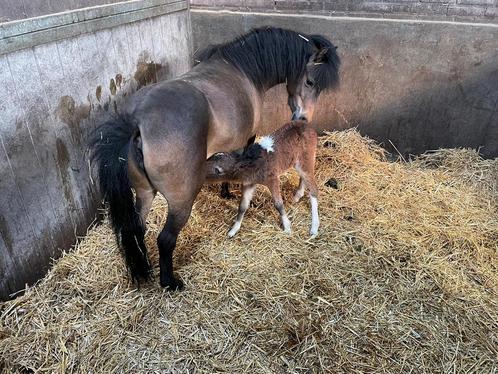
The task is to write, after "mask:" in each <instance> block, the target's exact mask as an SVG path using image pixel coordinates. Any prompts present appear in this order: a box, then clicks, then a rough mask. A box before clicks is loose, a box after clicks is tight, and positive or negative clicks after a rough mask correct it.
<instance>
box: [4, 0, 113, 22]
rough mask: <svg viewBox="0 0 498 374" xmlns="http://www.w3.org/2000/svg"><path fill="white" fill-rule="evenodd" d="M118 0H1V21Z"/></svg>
mask: <svg viewBox="0 0 498 374" xmlns="http://www.w3.org/2000/svg"><path fill="white" fill-rule="evenodd" d="M117 2H120V0H0V22H6V21H14V20H19V19H24V18H32V17H39V16H43V15H47V14H51V13H59V12H64V11H67V10H75V9H81V8H88V7H93V6H97V5H105V4H111V3H117Z"/></svg>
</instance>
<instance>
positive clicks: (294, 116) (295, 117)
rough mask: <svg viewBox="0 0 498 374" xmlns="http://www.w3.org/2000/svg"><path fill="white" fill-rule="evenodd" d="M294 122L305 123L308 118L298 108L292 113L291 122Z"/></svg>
mask: <svg viewBox="0 0 498 374" xmlns="http://www.w3.org/2000/svg"><path fill="white" fill-rule="evenodd" d="M296 120H302V121H307V120H308V117H307V116H306V113H303V112H302V111H301V108H298V109H296V110H295V111H294V113H292V121H296Z"/></svg>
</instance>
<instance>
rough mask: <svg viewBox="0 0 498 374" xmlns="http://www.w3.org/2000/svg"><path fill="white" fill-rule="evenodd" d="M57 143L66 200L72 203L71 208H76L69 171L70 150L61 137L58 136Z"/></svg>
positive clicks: (58, 160) (58, 162)
mask: <svg viewBox="0 0 498 374" xmlns="http://www.w3.org/2000/svg"><path fill="white" fill-rule="evenodd" d="M55 144H56V148H57V158H56V160H57V164H58V165H59V171H60V174H61V179H62V187H63V189H64V196H65V197H66V200H67V201H68V202H69V203H70V206H71V208H72V209H74V207H75V206H76V205H75V202H74V197H73V193H72V191H71V177H70V175H69V172H68V170H69V162H70V161H71V160H70V157H69V152H68V151H67V147H66V145H65V144H64V142H63V141H62V140H61V139H60V138H57V140H56V142H55Z"/></svg>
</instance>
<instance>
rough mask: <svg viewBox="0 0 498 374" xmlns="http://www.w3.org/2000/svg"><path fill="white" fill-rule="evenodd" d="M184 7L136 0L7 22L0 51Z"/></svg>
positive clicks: (172, 0)
mask: <svg viewBox="0 0 498 374" xmlns="http://www.w3.org/2000/svg"><path fill="white" fill-rule="evenodd" d="M187 8H188V3H187V0H135V1H127V2H122V3H116V4H109V5H102V6H97V7H92V8H85V9H80V10H73V11H68V12H63V13H56V14H51V15H49V16H42V17H35V18H30V19H26V20H21V21H13V22H6V23H4V24H1V25H0V55H2V54H6V53H10V52H14V51H18V50H21V49H25V48H31V47H33V46H36V45H39V44H44V43H49V42H53V41H56V40H61V39H65V38H70V37H74V36H77V35H80V34H85V33H90V32H94V31H98V30H102V29H105V28H111V27H115V26H119V25H122V24H125V23H130V22H136V21H140V20H142V19H145V18H150V17H156V16H160V15H163V14H168V13H173V12H177V11H181V10H186V9H187Z"/></svg>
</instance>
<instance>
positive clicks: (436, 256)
mask: <svg viewBox="0 0 498 374" xmlns="http://www.w3.org/2000/svg"><path fill="white" fill-rule="evenodd" d="M317 157H318V162H317V178H318V180H319V184H320V193H321V195H320V213H321V222H322V226H321V228H320V229H321V231H320V233H319V236H318V237H317V238H316V239H314V240H309V238H308V231H309V226H310V211H309V203H308V201H307V200H306V199H304V200H303V201H301V202H300V203H299V204H297V205H292V204H290V203H287V210H288V213H289V216H290V219H291V221H292V224H293V233H292V235H290V236H289V235H286V234H284V233H283V232H282V231H281V229H280V227H279V224H278V217H277V214H276V213H275V212H274V209H273V207H272V204H271V200H270V196H269V193H268V192H267V191H266V190H265V189H264V188H258V193H257V194H256V196H255V199H254V207H252V208H250V209H249V211H248V212H247V215H246V218H245V220H244V222H243V225H242V228H241V230H240V232H239V234H238V235H237V236H236V237H235V238H234V239H231V240H230V239H228V238H227V237H226V232H227V230H228V229H229V227H230V224H231V223H232V220H233V218H234V215H235V213H236V209H237V201H235V200H230V201H226V200H223V199H221V198H220V197H219V193H218V192H219V187H217V186H206V187H205V188H204V189H203V191H202V192H201V193H200V195H199V197H198V199H197V201H196V204H195V206H194V210H193V213H192V217H191V219H190V221H189V224H188V226H187V228H186V229H185V230H184V231H183V232H182V235H181V237H180V240H179V243H178V246H177V249H176V252H175V268H176V269H177V274H178V275H180V276H181V277H182V279H183V280H184V281H185V284H186V289H185V291H183V292H177V293H169V292H167V291H164V290H163V289H161V288H160V287H159V285H158V269H157V266H158V265H157V264H158V255H157V249H156V245H155V240H156V236H157V234H158V232H159V230H160V229H161V227H162V225H163V223H164V220H165V212H166V204H165V202H164V200H162V199H160V198H157V199H156V201H155V205H154V207H153V210H152V211H151V214H150V217H149V221H150V222H149V225H148V234H147V244H148V247H149V250H150V253H151V261H152V262H153V264H154V266H155V279H154V281H153V282H151V283H149V284H146V285H143V286H142V287H141V288H140V289H136V288H135V286H134V285H133V284H131V283H130V281H129V278H128V276H127V273H126V270H125V267H124V264H123V261H122V259H121V257H120V255H119V252H118V250H117V248H116V244H115V242H114V239H113V236H112V234H111V230H110V228H109V226H108V225H107V224H103V225H100V226H98V227H95V228H92V229H91V230H90V231H89V232H88V235H87V236H86V237H85V238H83V239H82V241H81V242H80V243H79V244H78V246H77V248H76V249H75V250H74V251H72V252H70V253H67V254H66V255H64V257H62V258H61V259H60V260H58V261H57V262H56V263H55V264H54V267H53V269H52V270H51V271H50V273H49V274H48V275H47V276H46V278H45V279H43V280H42V281H41V282H40V283H39V284H38V285H37V286H35V287H32V288H30V289H29V290H28V291H27V292H26V294H25V295H23V296H21V297H19V298H17V299H15V300H14V301H10V302H6V303H3V304H2V305H1V309H0V371H1V369H2V368H3V370H4V371H5V372H10V371H26V370H28V371H30V370H33V371H47V372H150V371H157V372H170V371H173V372H187V371H189V372H191V371H198V372H209V373H212V372H219V371H226V372H232V373H242V372H253V373H254V372H257V373H263V372H265V373H267V372H310V371H311V372H326V371H329V372H344V373H352V372H391V373H405V372H406V373H408V372H427V373H436V372H466V373H473V372H475V373H491V372H496V370H497V368H498V362H497V357H498V356H497V354H498V348H497V347H498V297H497V291H498V289H497V287H498V273H497V266H498V255H497V249H498V248H497V247H498V215H497V213H498V212H497V210H498V182H497V181H498V160H494V161H490V160H488V161H486V160H482V159H481V158H480V157H479V156H478V155H477V154H476V153H475V152H473V151H470V150H442V151H438V152H434V153H431V154H426V155H424V156H423V157H421V158H419V159H417V160H415V161H411V162H408V163H407V162H403V161H396V162H388V161H387V160H386V158H385V155H384V152H383V151H382V149H381V148H379V147H378V146H376V145H375V144H373V143H372V142H371V141H369V140H367V139H365V138H362V137H361V136H359V135H358V133H356V132H355V131H347V132H340V133H331V134H327V135H326V136H325V137H323V138H321V140H320V149H319V151H318V156H317ZM331 178H334V179H331ZM297 182H298V181H297V176H296V175H295V174H293V173H289V174H288V175H286V176H285V177H284V178H283V179H282V185H283V189H284V199H285V200H286V201H287V202H290V201H291V197H292V193H293V191H294V189H295V188H296V186H297ZM327 182H328V183H327ZM326 183H327V184H328V185H329V186H332V187H327V186H325V184H326ZM336 187H337V188H336Z"/></svg>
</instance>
